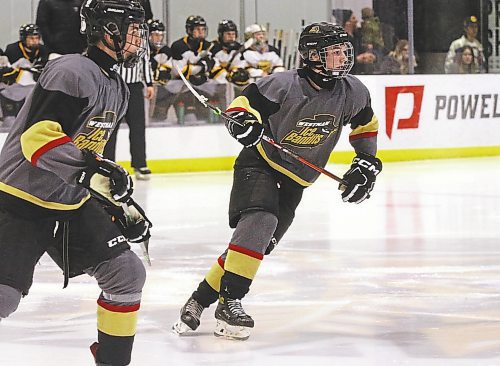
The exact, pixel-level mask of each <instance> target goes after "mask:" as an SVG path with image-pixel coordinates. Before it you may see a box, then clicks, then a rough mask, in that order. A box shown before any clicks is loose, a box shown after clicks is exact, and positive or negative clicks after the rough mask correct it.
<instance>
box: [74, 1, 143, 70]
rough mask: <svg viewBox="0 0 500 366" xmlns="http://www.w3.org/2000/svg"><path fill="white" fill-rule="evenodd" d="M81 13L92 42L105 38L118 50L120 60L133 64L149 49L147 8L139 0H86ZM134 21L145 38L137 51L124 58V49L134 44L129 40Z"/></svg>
mask: <svg viewBox="0 0 500 366" xmlns="http://www.w3.org/2000/svg"><path fill="white" fill-rule="evenodd" d="M80 16H81V19H82V25H81V29H80V31H81V32H82V33H85V34H86V35H87V40H88V43H89V45H96V44H97V43H98V42H99V41H103V43H104V45H105V46H106V47H108V48H109V49H111V50H113V51H114V52H116V57H117V59H118V62H119V63H123V64H124V66H125V67H133V66H134V65H135V64H136V63H137V62H138V61H139V59H140V58H141V57H142V56H143V55H144V54H145V53H146V49H147V39H148V37H147V33H148V32H147V26H146V23H145V22H144V17H145V15H144V9H143V7H142V6H141V4H140V2H139V1H138V0H86V1H85V2H84V3H83V5H82V7H81V9H80ZM130 24H137V25H138V31H139V34H138V36H139V37H140V38H141V40H142V41H141V45H140V46H139V47H137V51H136V53H135V54H132V55H130V56H128V57H127V59H124V56H123V51H125V50H126V49H127V48H128V47H129V46H130V45H129V44H127V33H128V29H129V25H130ZM105 34H108V35H109V36H110V37H111V39H112V40H113V44H108V42H107V41H106V39H105V38H104V35H105Z"/></svg>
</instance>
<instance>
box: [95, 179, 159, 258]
mask: <svg viewBox="0 0 500 366" xmlns="http://www.w3.org/2000/svg"><path fill="white" fill-rule="evenodd" d="M86 188H87V190H88V191H89V192H90V195H91V196H92V197H94V198H95V199H96V200H98V201H99V202H101V203H102V204H104V205H113V206H115V204H114V203H113V202H111V201H110V200H109V199H108V198H107V197H106V196H104V195H103V194H101V193H100V192H98V191H96V190H95V189H93V188H90V187H86ZM129 205H130V206H133V207H134V208H135V209H136V210H137V211H139V213H140V214H141V215H142V217H143V218H144V220H146V221H147V222H148V223H149V227H152V226H153V223H152V222H151V221H150V220H149V219H148V217H147V216H146V213H145V212H144V210H143V209H142V207H141V206H139V204H138V203H137V202H135V201H134V199H133V198H132V197H129V199H128V201H127V202H126V203H121V207H122V208H123V211H124V212H125V214H127V215H128V216H130V210H129V208H128V206H129ZM124 224H125V225H126V224H128V223H124ZM139 246H140V247H141V250H142V255H143V256H144V258H145V259H146V262H148V264H149V266H150V267H151V258H150V257H149V239H146V240H144V241H143V242H142V243H139Z"/></svg>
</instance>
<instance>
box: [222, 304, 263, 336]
mask: <svg viewBox="0 0 500 366" xmlns="http://www.w3.org/2000/svg"><path fill="white" fill-rule="evenodd" d="M215 318H216V319H217V324H216V326H215V331H214V335H215V336H216V337H222V338H226V339H235V340H241V341H244V340H246V339H248V337H250V328H253V326H254V321H253V319H252V318H251V317H250V315H248V314H247V313H245V310H243V307H242V306H241V300H239V299H230V298H224V297H220V298H219V304H218V305H217V309H216V310H215Z"/></svg>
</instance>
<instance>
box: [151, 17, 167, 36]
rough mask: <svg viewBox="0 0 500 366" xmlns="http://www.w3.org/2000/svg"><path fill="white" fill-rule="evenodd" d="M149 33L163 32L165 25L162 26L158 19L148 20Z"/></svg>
mask: <svg viewBox="0 0 500 366" xmlns="http://www.w3.org/2000/svg"><path fill="white" fill-rule="evenodd" d="M148 28H149V33H153V32H165V24H163V23H162V22H161V21H160V20H159V19H151V20H148Z"/></svg>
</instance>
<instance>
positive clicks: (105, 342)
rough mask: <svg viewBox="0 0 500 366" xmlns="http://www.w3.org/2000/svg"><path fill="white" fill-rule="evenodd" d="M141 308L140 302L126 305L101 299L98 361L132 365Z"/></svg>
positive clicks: (99, 304)
mask: <svg viewBox="0 0 500 366" xmlns="http://www.w3.org/2000/svg"><path fill="white" fill-rule="evenodd" d="M139 307H140V302H137V303H132V304H131V303H127V304H124V303H118V302H111V301H108V300H106V299H104V298H103V296H102V295H101V296H100V297H99V300H98V301H97V330H98V340H99V348H98V350H97V355H96V358H97V361H99V362H102V363H106V364H110V365H116V366H122V365H128V364H129V363H130V355H131V353H132V346H133V343H134V336H135V332H136V325H137V313H138V311H139Z"/></svg>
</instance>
